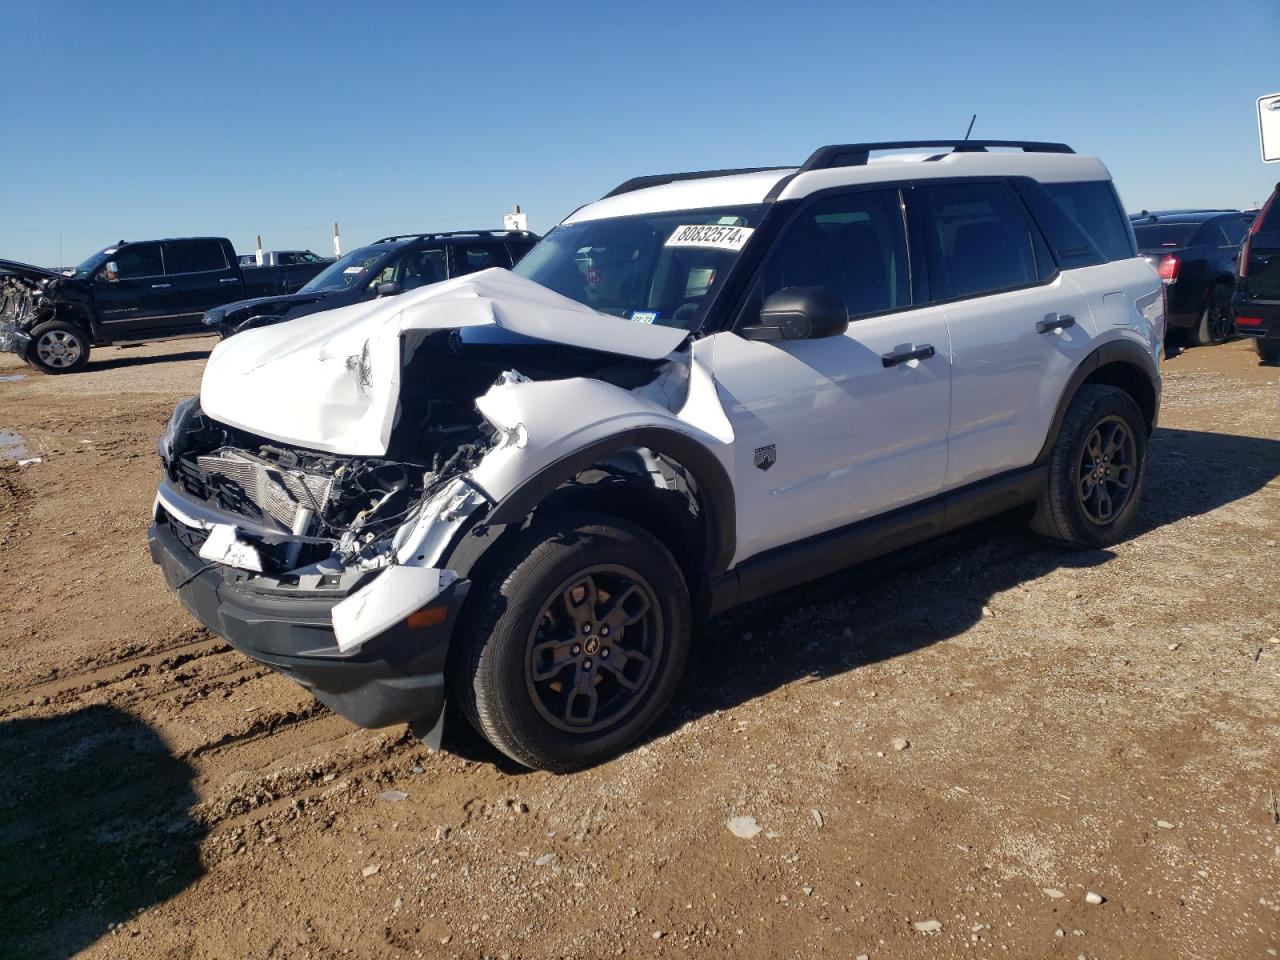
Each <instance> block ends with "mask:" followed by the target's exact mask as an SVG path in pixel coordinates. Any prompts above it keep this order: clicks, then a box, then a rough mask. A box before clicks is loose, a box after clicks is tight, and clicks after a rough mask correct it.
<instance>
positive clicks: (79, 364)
mask: <svg viewBox="0 0 1280 960" xmlns="http://www.w3.org/2000/svg"><path fill="white" fill-rule="evenodd" d="M51 330H65V331H66V332H67V333H69V334H71V335H72V336H74V337H75V338H76V340H77V341H78V342H79V344H80V357H79V359H77V360H76V362H75V363H73V364H71V365H70V366H67V367H51V366H49V365H47V364H46V363H45V362H44V361H43V360H41V359H40V354H39V352H38V351H37V350H36V345H37V344H38V343H39V342H40V338H41V337H43V336H44V335H45V334H46V333H48V332H49V331H51ZM89 346H90V344H89V335H88V334H87V333H85V332H84V330H82V329H81V328H80V327H79V326H77V325H76V324H74V323H68V322H67V321H66V320H51V321H49V322H46V323H42V324H40V325H39V326H37V327H35V328H34V329H33V330H32V331H31V347H30V349H29V350H28V351H27V357H26V359H27V362H28V363H30V364H31V365H32V366H34V367H36V369H38V370H43V371H44V372H45V373H51V374H55V375H57V374H63V373H77V372H78V371H80V370H83V369H84V367H85V364H87V363H88V362H89Z"/></svg>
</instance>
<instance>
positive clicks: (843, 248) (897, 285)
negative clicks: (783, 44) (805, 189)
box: [748, 190, 911, 318]
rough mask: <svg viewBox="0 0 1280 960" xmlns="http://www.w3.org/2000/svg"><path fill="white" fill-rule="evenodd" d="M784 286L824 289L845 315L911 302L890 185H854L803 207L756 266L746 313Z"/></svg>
mask: <svg viewBox="0 0 1280 960" xmlns="http://www.w3.org/2000/svg"><path fill="white" fill-rule="evenodd" d="M784 287H829V288H831V289H832V290H834V291H835V293H836V295H837V296H839V297H840V299H842V300H843V301H844V304H845V306H846V307H847V308H848V310H849V316H850V317H851V318H852V317H865V316H867V315H869V314H874V313H885V312H887V311H890V310H900V309H902V308H904V307H906V306H908V305H909V304H910V302H911V293H910V291H911V276H910V270H909V269H908V261H907V235H906V228H905V226H904V224H903V220H902V204H901V200H900V198H899V195H898V191H897V190H861V191H857V192H854V193H846V194H839V195H836V196H831V197H825V198H823V199H821V200H818V201H815V202H814V203H812V204H810V205H809V206H807V207H805V208H804V209H803V210H801V211H800V213H799V214H798V215H797V216H796V218H795V219H793V220H792V221H791V222H790V223H789V224H788V225H787V228H786V232H785V233H784V234H783V235H782V237H781V238H780V239H779V240H778V242H777V243H776V244H775V245H774V247H773V249H772V250H771V251H770V252H769V254H768V257H767V258H766V259H765V262H764V264H763V265H762V266H761V267H760V272H759V275H758V279H757V282H756V286H755V288H754V289H753V292H752V301H751V304H750V306H749V307H748V309H749V310H751V309H754V310H758V309H759V307H760V304H762V303H763V302H764V300H765V298H767V297H768V296H769V295H770V294H773V293H776V292H777V291H779V290H781V289H783V288H784Z"/></svg>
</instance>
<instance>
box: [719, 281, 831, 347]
mask: <svg viewBox="0 0 1280 960" xmlns="http://www.w3.org/2000/svg"><path fill="white" fill-rule="evenodd" d="M848 329H849V311H848V309H847V308H846V307H845V305H844V301H843V300H841V299H840V298H839V297H838V296H836V293H835V291H834V290H832V289H831V288H829V287H783V288H782V289H781V290H779V291H778V292H777V293H774V294H771V295H770V296H769V297H768V298H766V299H765V301H764V304H763V305H762V306H761V307H760V319H759V320H758V321H757V322H756V323H754V324H752V325H751V326H749V327H743V328H742V329H741V330H739V331H738V333H739V334H741V335H742V336H743V337H745V338H746V339H747V340H819V339H821V338H823V337H835V336H839V335H840V334H842V333H844V332H845V331H846V330H848Z"/></svg>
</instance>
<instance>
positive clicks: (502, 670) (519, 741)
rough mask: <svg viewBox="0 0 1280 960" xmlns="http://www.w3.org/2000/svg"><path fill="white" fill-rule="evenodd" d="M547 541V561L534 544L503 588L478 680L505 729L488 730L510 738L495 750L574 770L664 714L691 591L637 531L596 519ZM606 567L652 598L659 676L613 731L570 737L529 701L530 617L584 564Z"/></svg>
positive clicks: (683, 644)
mask: <svg viewBox="0 0 1280 960" xmlns="http://www.w3.org/2000/svg"><path fill="white" fill-rule="evenodd" d="M616 534H622V535H623V536H624V537H626V538H628V539H630V541H631V542H629V543H628V542H624V541H623V540H621V539H619V538H617V537H616ZM551 540H553V541H555V542H557V544H558V545H557V548H556V549H555V550H554V551H553V552H552V554H551V555H550V556H547V554H546V552H545V551H541V550H539V549H538V548H537V547H535V548H534V550H533V551H532V552H531V553H530V554H529V555H528V556H526V557H524V558H523V559H521V560H520V561H519V562H518V563H516V564H515V566H514V568H513V569H511V571H510V573H509V574H508V575H507V576H506V578H505V579H504V581H503V583H502V584H501V587H500V589H499V591H498V594H499V595H500V597H501V598H502V601H505V604H504V609H502V610H501V612H500V613H499V615H498V617H497V619H496V622H494V623H493V627H492V630H491V631H490V634H489V636H488V637H487V638H485V639H484V641H483V642H484V645H485V649H484V653H483V655H482V657H481V663H480V672H481V673H482V674H483V676H480V677H477V678H475V679H476V681H478V682H480V683H484V684H486V685H487V687H488V690H489V691H490V695H491V702H490V712H491V713H492V714H494V715H493V716H491V717H490V720H491V722H492V721H496V723H497V724H498V726H500V727H501V728H502V729H500V730H495V731H492V732H494V733H496V734H497V737H496V739H498V740H499V741H507V743H506V744H505V745H504V744H503V743H501V742H499V743H497V744H495V745H496V746H498V747H499V749H504V746H515V747H516V748H517V749H516V752H517V753H519V754H520V756H517V757H515V759H517V760H519V761H520V762H526V763H527V762H529V760H530V759H533V760H536V761H537V765H538V766H541V767H544V768H546V769H553V770H556V769H558V770H572V769H578V768H581V767H583V766H588V765H590V764H592V763H594V762H596V761H598V760H601V759H603V758H605V757H607V756H610V755H612V754H615V753H617V752H619V751H620V750H622V749H623V748H625V747H626V746H627V745H628V744H630V743H632V742H633V741H635V740H636V739H637V738H638V737H640V736H641V735H642V734H643V733H644V731H645V730H647V729H648V728H649V727H650V726H652V724H653V723H654V721H655V720H656V719H657V718H658V716H659V715H661V713H662V712H663V711H664V710H665V709H666V706H667V704H668V703H669V702H670V700H671V698H672V696H673V695H674V694H675V691H676V689H677V688H678V687H679V684H680V681H681V679H682V678H683V675H684V672H685V664H686V662H687V659H688V652H689V637H690V631H691V613H690V608H689V599H688V590H687V588H686V586H685V583H684V579H683V577H682V576H681V575H680V572H679V569H678V567H677V566H676V563H675V560H674V559H673V558H672V557H671V555H670V554H669V553H668V552H667V551H666V550H665V548H663V547H662V545H661V544H659V543H658V542H657V541H656V540H654V539H653V538H652V537H650V536H649V535H648V534H647V533H645V532H644V531H642V530H640V529H639V528H632V527H630V525H629V524H626V523H625V522H623V521H615V520H613V519H612V518H610V519H608V520H607V521H605V520H603V519H597V520H596V521H595V522H593V523H588V524H584V523H575V524H573V527H572V530H571V531H570V532H568V533H566V534H563V535H553V537H552V538H551ZM610 563H612V564H620V565H623V566H627V567H630V568H631V569H632V570H634V571H635V572H636V573H638V574H639V575H640V576H641V577H643V578H644V579H645V580H646V581H647V582H648V585H649V587H650V589H651V590H652V592H653V596H654V598H655V600H656V601H657V604H658V609H659V611H660V613H661V617H662V651H661V653H660V655H659V658H658V662H657V664H656V666H655V669H656V671H657V676H656V677H655V678H654V681H653V683H652V685H651V686H650V687H649V689H648V690H647V691H646V692H645V694H644V700H643V701H642V702H641V703H640V704H638V705H637V706H635V707H634V708H632V709H631V710H630V711H629V712H627V713H626V714H625V715H624V716H623V717H621V718H619V719H618V720H617V721H616V722H615V723H614V724H612V725H611V726H609V727H607V728H606V729H604V730H602V731H598V732H595V733H591V734H575V733H570V732H567V731H564V730H560V729H558V728H556V727H554V726H552V725H551V724H550V723H548V722H547V720H546V719H545V718H544V717H543V716H542V715H541V714H540V713H539V712H538V710H537V708H536V707H535V706H534V703H533V701H532V699H531V695H530V693H529V690H528V688H527V685H526V679H525V678H526V670H527V666H526V654H527V649H528V643H529V634H530V631H531V629H532V627H533V624H534V620H535V618H536V617H538V616H539V615H540V613H541V612H542V608H543V606H544V605H545V604H546V603H547V601H548V600H549V599H550V598H551V597H552V595H553V593H554V592H555V591H556V589H557V588H558V587H559V586H560V585H562V584H563V583H564V582H565V581H566V580H567V579H569V578H571V577H572V576H574V574H576V573H578V572H580V571H582V570H584V569H586V568H588V567H591V566H594V565H597V564H610ZM494 599H495V601H496V600H498V598H497V597H495V598H494ZM487 619H488V618H481V623H480V624H477V625H476V627H473V629H476V628H479V629H484V627H483V624H484V622H485V621H486V620H487ZM477 639H479V638H477ZM481 726H482V727H484V726H485V724H484V723H482V724H481ZM482 732H486V733H487V732H490V731H485V730H483V729H482ZM491 739H492V738H491Z"/></svg>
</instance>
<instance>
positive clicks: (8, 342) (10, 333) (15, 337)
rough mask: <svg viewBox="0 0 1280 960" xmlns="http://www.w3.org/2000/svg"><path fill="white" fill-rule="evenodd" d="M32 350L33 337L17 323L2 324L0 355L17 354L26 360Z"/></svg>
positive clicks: (0, 329) (0, 330) (0, 327)
mask: <svg viewBox="0 0 1280 960" xmlns="http://www.w3.org/2000/svg"><path fill="white" fill-rule="evenodd" d="M30 349H31V335H30V334H29V333H27V331H25V330H23V329H22V328H21V327H19V326H18V325H17V324H16V323H3V322H0V353H16V354H17V355H18V356H20V357H22V358H23V359H24V360H25V359H26V356H27V353H28V352H29V351H30Z"/></svg>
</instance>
